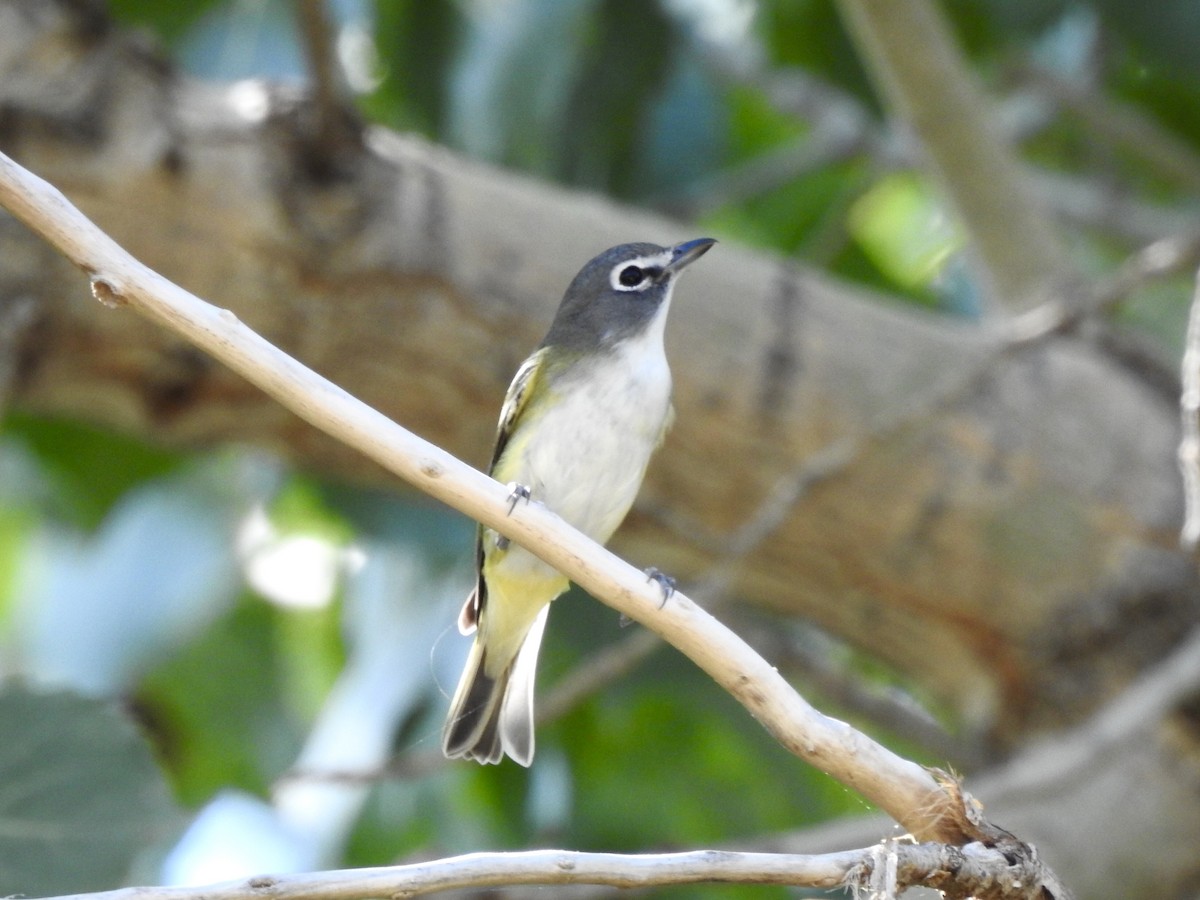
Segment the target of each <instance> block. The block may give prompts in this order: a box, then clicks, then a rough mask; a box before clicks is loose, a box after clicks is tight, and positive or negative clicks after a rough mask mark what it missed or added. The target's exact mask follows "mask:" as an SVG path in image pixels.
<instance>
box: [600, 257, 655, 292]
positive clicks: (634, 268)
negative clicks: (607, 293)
mask: <svg viewBox="0 0 1200 900" xmlns="http://www.w3.org/2000/svg"><path fill="white" fill-rule="evenodd" d="M668 262H670V255H669V254H664V255H663V256H640V257H638V258H637V259H627V260H625V261H624V262H621V263H617V264H616V265H615V266H613V269H612V271H611V272H610V273H609V274H608V282H609V284H611V285H612V289H613V290H614V291H625V292H629V291H641V290H645V289H646V288H647V287H649V286H650V285H651V284H653V283H654V282H655V281H656V280H657V279H658V277H659V275H661V274H662V270H663V268H664V267H665V266H666V265H667V263H668ZM626 279H628V280H626Z"/></svg>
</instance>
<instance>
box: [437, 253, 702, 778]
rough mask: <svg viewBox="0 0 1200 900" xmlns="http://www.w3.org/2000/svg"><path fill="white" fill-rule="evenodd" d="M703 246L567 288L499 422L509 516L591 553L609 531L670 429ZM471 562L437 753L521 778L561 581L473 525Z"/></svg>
mask: <svg viewBox="0 0 1200 900" xmlns="http://www.w3.org/2000/svg"><path fill="white" fill-rule="evenodd" d="M715 243H716V241H715V240H713V239H712V238H697V239H695V240H690V241H685V242H683V243H679V244H675V245H673V246H668V247H662V246H659V245H657V244H652V243H629V244H621V245H619V246H616V247H611V248H610V249H608V250H605V251H604V252H603V253H600V254H599V255H598V256H596V257H595V258H593V259H592V260H590V261H589V262H588V263H587V264H586V265H584V266H583V268H582V269H580V270H579V273H578V274H577V275H576V276H575V277H574V279H572V281H571V283H570V285H569V286H568V287H567V289H566V292H565V293H564V294H563V298H562V302H561V303H560V304H559V307H558V311H557V312H556V313H555V315H554V318H553V320H552V321H551V323H550V328H549V330H548V331H547V332H546V336H545V338H544V339H543V340H542V342H541V344H540V345H539V346H538V347H537V349H536V350H535V351H534V352H533V354H532V355H531V356H530V357H529V358H528V359H526V360H525V362H524V363H522V364H521V366H520V368H518V369H517V373H516V375H515V376H514V377H513V380H512V384H511V385H510V386H509V388H508V393H507V395H506V396H505V399H504V404H503V407H502V408H501V411H500V422H499V426H498V428H497V432H496V443H495V449H494V451H493V453H492V460H491V465H490V467H489V473H490V474H491V475H492V477H493V478H495V479H496V480H497V481H500V482H502V483H506V484H508V485H509V486H510V491H511V493H510V506H509V512H510V514H511V512H512V510H513V509H514V508H515V505H516V503H517V502H519V501H520V500H521V499H524V500H526V501H531V502H539V503H542V504H544V505H545V506H547V507H548V508H549V509H550V510H551V511H552V512H554V513H556V514H557V515H558V516H559V517H560V518H562V519H564V520H565V521H566V522H567V523H568V524H570V525H572V526H574V527H575V528H577V529H578V530H580V531H582V532H583V533H584V534H586V535H588V536H589V537H591V538H592V539H593V540H595V541H597V542H599V543H601V544H603V543H605V542H607V541H608V539H609V538H610V537H611V536H612V534H613V532H615V531H616V530H617V527H618V526H619V525H620V524H621V521H622V520H623V519H624V518H625V514H626V513H627V512H628V511H629V508H630V506H632V505H633V501H634V498H635V497H636V496H637V493H638V490H639V489H640V487H641V484H642V478H643V477H644V476H645V473H646V467H647V465H648V464H649V462H650V457H651V455H652V454H653V453H654V451H655V449H657V447H658V446H659V444H660V443H661V442H662V439H663V437H664V436H665V435H666V432H667V430H668V429H669V427H670V425H671V421H672V419H673V418H674V410H673V407H672V402H671V371H670V368H669V367H668V364H667V357H666V352H665V349H664V346H663V334H664V330H665V326H666V320H667V313H668V311H669V309H670V306H671V296H672V293H673V291H674V288H675V284H676V281H677V280H678V277H679V275H680V273H681V272H682V271H683V270H684V268H685V267H686V266H688V265H690V264H691V263H693V262H695V261H696V260H697V259H699V258H700V257H701V256H703V255H704V254H705V253H706V252H707V251H708V250H709V249H710V248H711V247H712V246H713V244H715ZM475 563H476V580H475V587H474V589H473V590H472V591H471V593H470V594H469V595H468V597H467V600H466V603H465V604H464V605H463V609H462V613H461V614H460V616H459V619H458V627H459V631H461V632H462V633H463V634H464V635H469V634H472V633H473V634H474V640H473V642H472V645H471V649H470V652H469V654H468V657H467V662H466V665H465V667H464V669H463V673H462V677H461V678H460V680H459V683H458V687H457V689H456V690H455V692H454V696H453V698H452V700H451V702H450V709H449V712H448V714H447V717H446V723H445V726H444V728H443V731H442V752H443V753H444V754H445V755H446V756H447V757H449V758H451V759H473V760H475V761H477V762H480V763H486V764H491V763H498V762H500V761H501V760H502V759H503V758H504V756H505V755H507V756H508V757H509V758H510V759H512V760H513V761H514V762H516V763H518V764H520V765H522V766H529V765H530V764H531V763H532V762H533V753H534V719H533V712H534V676H535V674H536V670H537V657H538V649H539V647H540V646H541V642H542V633H543V631H544V629H545V626H546V616H547V614H548V612H549V610H550V602H551V601H552V600H554V599H555V598H556V597H558V596H559V595H560V594H562V593H563V592H564V591H566V589H567V588H568V587H569V586H570V582H569V580H568V579H567V578H566V576H564V575H562V574H561V573H560V572H559V571H558V570H556V569H555V568H554V567H553V566H550V565H548V564H547V563H544V562H542V561H541V560H540V559H538V558H537V557H536V556H534V555H533V554H532V553H530V552H529V551H528V550H526V549H524V548H523V547H521V546H519V545H516V544H513V543H511V542H510V541H509V540H508V539H507V538H505V537H503V536H502V535H500V534H499V533H497V532H496V531H494V530H492V529H490V528H487V527H484V526H483V525H480V526H479V527H478V529H477V531H476V539H475ZM649 571H653V572H654V573H655V575H657V574H658V573H657V570H649ZM652 577H654V576H652ZM667 594H668V588H667V587H666V586H665V583H664V596H666V595H667Z"/></svg>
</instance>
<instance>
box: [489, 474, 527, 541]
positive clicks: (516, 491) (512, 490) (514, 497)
mask: <svg viewBox="0 0 1200 900" xmlns="http://www.w3.org/2000/svg"><path fill="white" fill-rule="evenodd" d="M531 493H532V492H531V491H530V490H529V485H527V484H521V483H519V482H516V481H510V482H509V483H508V514H509V515H510V516H511V515H512V514H513V510H514V509H516V508H517V503H518V502H519V501H521V500H524V501H525V502H526V503H528V502H529V496H530V494H531ZM510 543H512V542H511V541H509V539H508V538H506V537H505V536H504V535H502V534H499V535H496V549H497V550H507V549H508V545H509V544H510Z"/></svg>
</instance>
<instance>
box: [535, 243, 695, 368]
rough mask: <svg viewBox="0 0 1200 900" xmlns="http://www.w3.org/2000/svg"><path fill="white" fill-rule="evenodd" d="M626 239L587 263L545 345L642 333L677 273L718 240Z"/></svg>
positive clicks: (587, 345) (589, 345) (612, 341)
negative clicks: (647, 241) (666, 244)
mask: <svg viewBox="0 0 1200 900" xmlns="http://www.w3.org/2000/svg"><path fill="white" fill-rule="evenodd" d="M715 243H716V241H715V240H713V239H712V238H697V239H696V240H694V241H685V242H684V243H682V244H676V245H675V246H673V247H660V246H658V245H657V244H620V245H619V246H616V247H612V248H611V249H608V250H605V251H604V252H603V253H601V254H600V255H599V256H597V257H596V258H595V259H593V260H592V261H591V262H589V263H588V264H587V265H585V266H584V267H583V268H582V269H580V270H579V274H578V275H576V276H575V278H574V280H572V281H571V284H570V286H569V287H568V288H567V292H566V293H565V294H564V295H563V299H562V304H561V305H560V306H559V307H558V312H557V313H556V314H555V316H554V322H553V323H552V324H551V325H550V331H549V333H548V334H547V335H546V339H545V340H544V341H543V342H542V345H543V346H547V345H554V346H557V347H562V348H563V349H569V350H577V351H582V352H589V351H594V350H599V349H601V348H606V347H612V346H614V345H616V344H618V343H620V342H621V341H623V340H625V339H626V338H629V337H632V336H634V335H636V334H639V333H640V332H641V331H642V330H643V329H644V328H646V327H647V326H648V325H649V324H650V322H651V321H652V320H653V319H654V317H655V314H656V313H657V312H658V311H659V310H660V308H661V307H662V305H663V303H664V302H665V301H666V300H667V299H668V298H669V297H670V296H671V288H672V287H673V285H674V282H675V278H676V277H677V276H678V275H679V273H680V272H681V271H682V270H683V268H684V267H685V266H686V265H687V264H688V263H690V262H693V261H694V260H696V259H699V258H700V257H701V256H703V255H704V253H705V252H706V251H707V250H708V248H709V247H711V246H712V245H713V244H715Z"/></svg>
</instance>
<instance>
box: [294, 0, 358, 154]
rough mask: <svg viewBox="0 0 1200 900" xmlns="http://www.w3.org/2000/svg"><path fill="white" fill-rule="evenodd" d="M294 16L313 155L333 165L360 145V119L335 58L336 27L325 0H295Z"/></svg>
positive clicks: (336, 57) (356, 149) (336, 56)
mask: <svg viewBox="0 0 1200 900" xmlns="http://www.w3.org/2000/svg"><path fill="white" fill-rule="evenodd" d="M296 16H297V21H298V22H299V25H300V34H301V37H302V38H303V42H304V52H305V56H306V57H307V59H308V67H309V74H310V76H311V78H312V85H313V88H312V90H313V110H312V111H313V113H314V115H315V122H314V123H313V128H312V149H313V150H314V151H315V152H314V158H316V159H319V160H322V161H323V162H324V163H325V165H326V166H332V165H333V163H334V161H335V160H336V159H337V158H338V157H339V156H341V155H342V153H343V152H345V151H347V150H352V151H358V150H359V149H360V148H361V146H362V140H361V137H362V121H361V119H360V117H359V115H358V112H357V110H356V108H355V106H354V103H353V101H352V98H351V93H350V89H349V87H348V86H347V84H346V79H345V77H344V75H343V73H342V67H341V64H340V63H339V61H338V54H337V33H336V27H335V26H334V24H333V23H332V22H331V21H330V20H329V16H328V14H327V10H326V8H325V0H296Z"/></svg>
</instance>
